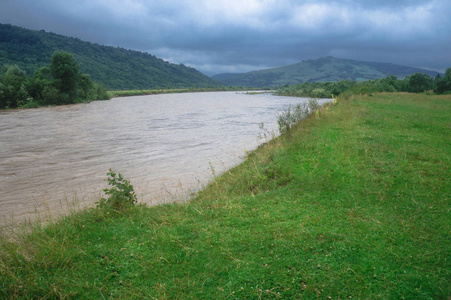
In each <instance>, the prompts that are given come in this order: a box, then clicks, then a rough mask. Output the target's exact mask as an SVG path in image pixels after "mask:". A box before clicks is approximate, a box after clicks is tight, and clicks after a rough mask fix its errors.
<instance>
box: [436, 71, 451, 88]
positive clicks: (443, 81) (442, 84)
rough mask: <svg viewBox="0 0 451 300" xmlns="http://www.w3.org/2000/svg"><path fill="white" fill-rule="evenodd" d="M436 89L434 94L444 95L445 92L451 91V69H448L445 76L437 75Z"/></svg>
mask: <svg viewBox="0 0 451 300" xmlns="http://www.w3.org/2000/svg"><path fill="white" fill-rule="evenodd" d="M434 83H435V89H434V92H436V93H437V94H443V93H445V92H449V91H451V68H448V69H446V71H445V76H443V77H442V76H440V74H437V76H436V77H435V81H434Z"/></svg>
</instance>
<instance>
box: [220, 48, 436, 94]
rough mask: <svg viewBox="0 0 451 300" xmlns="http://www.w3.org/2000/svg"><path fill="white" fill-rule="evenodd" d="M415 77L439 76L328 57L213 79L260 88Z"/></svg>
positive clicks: (374, 63)
mask: <svg viewBox="0 0 451 300" xmlns="http://www.w3.org/2000/svg"><path fill="white" fill-rule="evenodd" d="M414 73H427V74H429V75H430V76H436V75H437V74H438V72H435V71H429V70H424V69H418V68H412V67H406V66H400V65H394V64H387V63H377V62H366V61H356V60H351V59H342V58H335V57H331V56H328V57H322V58H318V59H315V60H306V61H303V62H300V63H297V64H293V65H288V66H284V67H279V68H273V69H266V70H260V71H253V72H248V73H238V74H231V73H226V74H218V75H215V76H213V78H214V79H216V80H218V81H220V82H222V83H223V84H225V85H239V86H250V87H260V86H281V85H285V84H297V83H303V82H328V81H340V80H353V81H363V80H374V79H377V78H384V77H387V76H390V75H394V76H396V77H398V78H404V77H406V76H408V75H411V74H414Z"/></svg>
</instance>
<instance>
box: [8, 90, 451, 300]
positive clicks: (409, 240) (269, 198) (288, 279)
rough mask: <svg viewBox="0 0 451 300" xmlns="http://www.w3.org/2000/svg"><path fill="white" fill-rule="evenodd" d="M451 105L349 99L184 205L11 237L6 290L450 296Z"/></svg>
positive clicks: (434, 99)
mask: <svg viewBox="0 0 451 300" xmlns="http://www.w3.org/2000/svg"><path fill="white" fill-rule="evenodd" d="M450 109H451V96H450V95H448V96H427V95H423V94H377V95H375V96H373V97H371V96H361V97H351V98H349V99H348V100H338V103H336V104H332V103H331V104H329V105H328V106H326V107H324V108H322V109H320V110H319V111H318V112H317V113H314V114H313V115H310V116H309V117H308V118H307V119H305V120H303V121H302V122H301V123H300V124H299V125H297V126H292V127H290V128H289V129H288V130H287V132H286V133H284V134H283V135H282V136H281V137H279V138H277V139H274V140H272V141H270V142H268V143H267V144H265V145H264V146H262V147H260V148H259V149H258V150H256V151H254V152H253V153H251V154H250V155H249V156H247V159H246V161H245V162H244V163H243V164H241V165H240V166H238V167H236V168H234V169H232V170H230V171H229V172H226V173H225V174H224V175H223V176H221V177H219V178H215V179H214V180H213V182H212V183H211V184H210V185H209V186H208V187H207V188H206V189H205V190H203V191H202V192H200V193H199V194H198V195H197V196H196V197H195V198H193V199H192V200H191V201H188V202H186V203H178V204H168V205H161V206H155V207H145V206H140V205H138V206H133V205H130V206H127V207H125V208H123V209H120V210H115V209H114V208H113V207H112V206H108V205H106V206H105V205H103V206H102V207H101V208H96V209H89V210H85V211H82V212H79V213H74V214H71V215H69V216H67V217H65V218H63V219H61V220H59V221H57V222H56V223H55V224H49V225H46V226H44V225H42V224H37V225H35V226H34V227H33V228H30V227H24V232H23V233H22V234H21V233H20V232H18V231H16V233H15V234H12V235H11V234H10V235H8V234H6V233H3V234H2V238H1V240H0V278H1V281H0V297H1V298H94V299H102V298H115V299H130V298H134V299H139V298H149V299H152V298H155V299H226V298H229V299H235V298H248V299H261V298H275V299H277V298H282V299H301V298H302V299H317V298H321V299H403V298H405V299H446V298H447V297H448V296H449V295H450V292H451V291H450V278H451V263H450V259H449V253H451V244H450V240H451V236H450V232H451V228H450V227H451V224H450V223H451V221H450V220H451V211H450V210H449V207H450V191H451V187H450V182H449V178H450V177H451V176H450V175H451V174H450V170H449V167H450V157H451V153H450V152H451V151H450V144H449V125H450V123H449V111H450ZM114 182H115V183H117V182H116V181H114ZM115 186H117V184H116V185H115ZM110 190H112V189H110ZM114 194H117V193H116V192H114Z"/></svg>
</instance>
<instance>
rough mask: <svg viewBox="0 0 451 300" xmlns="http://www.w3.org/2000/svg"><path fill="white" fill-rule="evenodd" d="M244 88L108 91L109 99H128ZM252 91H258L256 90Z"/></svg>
mask: <svg viewBox="0 0 451 300" xmlns="http://www.w3.org/2000/svg"><path fill="white" fill-rule="evenodd" d="M247 90H249V88H244V87H211V88H183V89H151V90H123V91H109V92H108V94H109V95H110V97H112V98H115V97H129V96H143V95H157V94H174V93H195V92H223V91H247ZM252 90H259V89H258V88H256V89H252Z"/></svg>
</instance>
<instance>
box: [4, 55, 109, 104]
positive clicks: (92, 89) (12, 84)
mask: <svg viewBox="0 0 451 300" xmlns="http://www.w3.org/2000/svg"><path fill="white" fill-rule="evenodd" d="M109 98H110V97H109V95H108V93H107V91H106V90H105V89H104V88H103V87H102V86H100V85H98V84H96V83H95V82H93V81H92V79H91V77H90V76H89V75H88V74H82V72H81V71H80V66H79V64H78V62H77V60H76V59H75V58H74V56H73V55H72V54H70V53H67V52H64V51H56V52H55V53H54V54H53V55H52V58H51V62H50V65H49V66H45V67H43V68H40V69H38V70H36V71H35V72H34V74H33V76H31V77H28V76H27V75H26V73H25V71H23V70H21V69H20V68H19V67H18V66H17V65H5V66H4V67H3V70H2V72H1V73H0V109H5V108H21V107H37V106H41V105H64V104H72V103H79V102H86V101H90V100H106V99H109Z"/></svg>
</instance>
